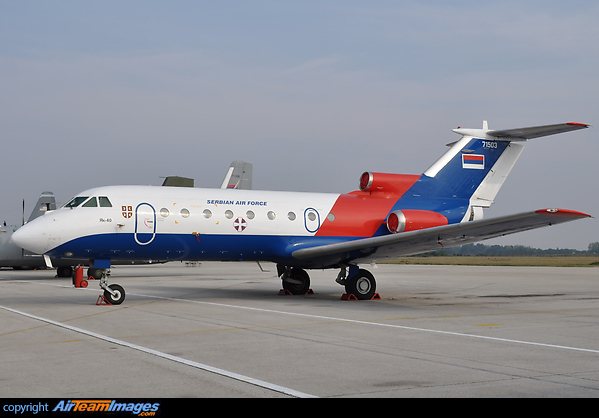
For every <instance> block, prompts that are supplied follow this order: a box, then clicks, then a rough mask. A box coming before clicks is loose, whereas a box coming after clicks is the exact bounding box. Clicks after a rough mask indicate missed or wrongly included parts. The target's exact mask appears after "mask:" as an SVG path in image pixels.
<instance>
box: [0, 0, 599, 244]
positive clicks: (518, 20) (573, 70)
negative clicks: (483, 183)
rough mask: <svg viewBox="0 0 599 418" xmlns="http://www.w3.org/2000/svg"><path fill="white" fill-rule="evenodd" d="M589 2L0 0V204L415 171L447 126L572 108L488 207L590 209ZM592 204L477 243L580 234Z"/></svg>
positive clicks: (589, 231)
mask: <svg viewBox="0 0 599 418" xmlns="http://www.w3.org/2000/svg"><path fill="white" fill-rule="evenodd" d="M597 22H599V3H598V2H597V1H596V0H593V1H576V0H571V1H568V2H563V1H547V0H544V1H522V0H518V1H501V2H481V1H452V2H447V1H422V0H418V1H376V0H375V1H354V0H335V1H326V0H325V1H323V0H319V1H311V0H302V1H295V2H291V1H282V0H279V1H261V0H253V1H178V0H170V1H151V0H143V1H141V0H139V1H127V0H121V1H111V0H102V1H93V0H87V1H74V0H62V1H59V0H57V1H50V0H44V1H34V0H28V1H18V0H14V1H7V0H0V128H1V131H0V132H1V138H2V149H1V151H0V152H1V153H2V154H1V156H2V158H1V162H2V163H1V167H2V168H1V170H2V171H1V173H2V179H3V181H2V183H1V185H0V194H1V196H2V198H1V199H0V221H2V220H6V221H7V222H8V223H9V224H17V223H20V222H21V216H22V215H21V206H22V200H23V199H25V200H26V217H28V216H29V213H30V211H31V209H32V207H33V205H34V203H35V201H37V198H38V197H39V194H40V193H41V192H42V191H45V190H48V191H52V192H54V194H55V195H56V197H57V200H58V201H59V202H61V203H63V202H65V201H66V200H67V199H69V198H70V197H71V196H73V195H75V194H77V193H78V192H80V191H82V190H85V189H87V188H91V187H96V186H101V185H110V184H152V185H160V184H161V183H162V179H161V177H164V176H168V175H180V176H186V177H192V178H194V179H195V184H196V186H197V187H219V186H220V184H221V182H222V179H223V177H224V174H225V172H226V169H227V168H228V166H229V164H230V162H231V161H233V160H236V159H243V160H246V161H249V162H251V163H253V164H254V181H253V184H254V188H255V189H265V190H296V191H322V192H339V193H342V192H349V191H351V190H355V189H356V188H357V187H358V179H359V177H360V174H361V173H362V172H364V171H383V172H394V173H402V174H421V173H422V172H423V171H424V170H426V169H427V168H428V167H429V166H430V165H431V164H432V163H433V162H434V161H435V160H436V159H437V158H438V157H439V156H440V155H441V154H443V153H444V152H445V151H446V149H447V148H446V146H445V144H447V143H449V142H453V141H455V140H457V139H458V138H459V137H458V136H457V135H456V134H454V133H453V132H451V129H453V128H456V127H457V126H462V127H471V128H479V127H481V126H482V121H483V120H488V121H489V126H490V128H492V129H508V128H518V127H524V126H536V125H543V124H552V123H561V122H582V123H588V124H591V125H594V126H593V127H592V128H590V129H586V130H583V131H576V132H572V133H567V134H561V135H556V136H550V137H546V138H540V139H537V140H533V141H530V142H529V143H527V144H526V148H525V150H524V152H523V154H522V156H521V157H520V160H519V161H518V163H517V164H516V166H515V168H514V170H513V171H512V173H511V175H510V177H509V178H508V180H507V181H506V183H505V184H504V187H503V188H502V190H501V191H500V193H499V195H498V196H497V199H496V203H495V204H494V205H493V206H492V207H491V208H490V209H488V210H487V211H486V213H485V217H494V216H501V215H508V214H512V213H519V212H524V211H529V210H536V209H541V208H547V207H561V208H567V209H574V210H580V211H583V212H587V213H590V214H592V215H595V216H599V186H598V178H599V168H598V166H597V159H598V158H599V141H598V139H599V137H598V136H599V123H598V121H597V119H598V117H599V25H598V24H597ZM594 241H599V221H598V220H597V219H591V220H581V221H577V222H573V223H570V224H566V225H561V226H556V227H554V228H544V229H542V230H537V231H532V232H526V233H521V234H517V235H512V236H510V237H506V238H502V239H500V240H493V241H489V242H488V243H500V244H522V245H530V246H534V247H540V248H556V247H559V248H577V249H586V248H587V246H588V244H589V243H590V242H594Z"/></svg>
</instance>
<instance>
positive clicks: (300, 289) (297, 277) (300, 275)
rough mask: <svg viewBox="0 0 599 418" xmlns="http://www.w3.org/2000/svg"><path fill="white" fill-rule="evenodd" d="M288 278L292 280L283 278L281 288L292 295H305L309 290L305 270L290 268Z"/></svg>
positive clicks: (307, 276) (308, 281)
mask: <svg viewBox="0 0 599 418" xmlns="http://www.w3.org/2000/svg"><path fill="white" fill-rule="evenodd" d="M289 279H291V280H292V281H293V282H288V281H286V280H283V289H285V290H288V291H289V293H291V294H292V295H305V294H306V293H308V290H310V276H309V275H308V273H306V270H304V269H299V268H294V269H291V275H290V277H289Z"/></svg>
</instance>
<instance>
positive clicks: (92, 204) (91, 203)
mask: <svg viewBox="0 0 599 418" xmlns="http://www.w3.org/2000/svg"><path fill="white" fill-rule="evenodd" d="M88 199H89V200H88ZM86 200H87V202H86ZM83 202H85V203H83ZM98 202H99V204H98ZM82 203H83V206H82V207H84V208H97V207H98V206H99V207H101V208H111V207H112V203H110V200H109V199H108V197H106V196H100V197H98V198H96V197H95V196H94V197H92V198H90V197H89V196H77V197H74V198H73V199H71V201H70V202H69V203H67V204H65V205H64V206H63V207H64V208H76V207H78V206H79V205H81V204H82Z"/></svg>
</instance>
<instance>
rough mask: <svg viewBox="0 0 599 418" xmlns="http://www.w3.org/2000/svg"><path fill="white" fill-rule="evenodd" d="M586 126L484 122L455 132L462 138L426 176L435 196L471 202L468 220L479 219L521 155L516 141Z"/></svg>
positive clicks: (520, 149)
mask: <svg viewBox="0 0 599 418" xmlns="http://www.w3.org/2000/svg"><path fill="white" fill-rule="evenodd" d="M587 127H588V125H585V124H579V123H563V124H557V125H545V126H536V127H530V128H520V129H509V130H501V131H493V130H490V129H489V128H488V125H487V122H486V121H484V122H483V128H482V129H462V128H458V129H454V130H453V131H454V132H456V133H458V134H460V135H462V138H461V139H460V140H458V141H457V142H455V143H452V144H449V145H450V146H451V148H450V149H449V151H447V152H446V153H445V154H444V155H443V156H442V157H441V158H439V160H437V161H436V162H435V163H434V164H433V165H432V166H431V167H430V168H429V169H428V170H426V171H425V172H424V175H425V176H426V177H429V178H431V179H432V178H434V179H435V181H434V182H433V183H434V184H435V185H434V187H433V193H434V194H436V195H437V197H442V198H460V199H469V200H470V207H471V210H470V213H469V214H467V217H466V218H465V219H466V220H468V219H470V220H473V219H478V218H480V217H482V208H484V207H489V206H491V204H492V203H493V200H494V199H495V196H496V195H497V193H498V192H499V189H500V188H501V186H502V185H503V183H504V181H505V179H506V178H507V176H508V174H509V173H510V171H511V170H512V167H513V166H514V164H515V163H516V161H517V160H518V157H519V156H520V154H521V153H522V150H523V145H521V144H519V143H517V142H516V141H526V140H528V139H532V138H538V137H541V136H547V135H553V134H557V133H562V132H568V131H573V130H577V129H583V128H587ZM468 216H469V218H468Z"/></svg>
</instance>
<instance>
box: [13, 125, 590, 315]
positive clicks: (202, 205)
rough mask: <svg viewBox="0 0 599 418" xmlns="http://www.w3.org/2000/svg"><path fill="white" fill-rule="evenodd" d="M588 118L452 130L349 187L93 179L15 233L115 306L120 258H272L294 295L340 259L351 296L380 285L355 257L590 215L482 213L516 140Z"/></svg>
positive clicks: (511, 159) (512, 157)
mask: <svg viewBox="0 0 599 418" xmlns="http://www.w3.org/2000/svg"><path fill="white" fill-rule="evenodd" d="M587 127H588V125H585V124H580V123H562V124H557V125H547V126H538V127H531V128H521V129H509V130H489V129H488V127H487V123H486V122H484V123H483V128H482V129H460V128H458V129H454V132H456V133H458V134H460V135H462V138H461V139H460V140H458V141H457V142H455V143H453V144H450V147H451V148H450V149H449V150H448V151H447V152H446V153H445V154H444V155H443V156H441V158H440V159H439V160H437V161H436V162H435V163H434V164H433V165H432V166H431V167H430V168H429V169H428V170H426V171H425V172H424V173H423V174H422V175H403V174H388V173H372V172H366V173H364V174H362V176H361V177H360V190H357V191H354V192H351V193H347V194H329V193H304V192H276V191H259V190H227V189H200V188H171V187H152V186H109V187H99V188H95V189H90V190H87V191H84V192H82V193H80V194H79V195H77V196H76V197H74V198H73V199H72V200H71V201H69V202H68V203H67V204H65V205H64V206H63V207H62V208H60V209H58V210H55V211H52V212H48V213H46V214H45V215H44V216H41V217H39V218H37V219H35V220H33V221H32V222H30V223H28V224H26V225H25V226H23V227H21V228H20V229H19V230H18V231H17V232H15V233H14V235H13V240H14V242H15V243H16V244H17V245H19V246H21V247H23V248H25V249H27V250H30V251H33V252H36V253H38V254H44V255H46V256H50V257H57V258H73V259H89V260H90V262H91V263H93V266H94V267H95V268H97V269H100V271H102V272H103V274H102V277H101V279H100V287H101V288H102V289H104V296H105V298H106V299H107V301H108V302H110V303H112V304H119V303H122V301H123V300H124V298H125V291H124V289H123V288H122V287H121V286H119V285H116V284H111V285H108V284H107V270H108V269H109V268H110V265H111V262H115V261H116V260H120V259H124V260H171V261H172V260H190V261H202V260H215V261H240V260H243V261H258V262H259V261H267V262H273V263H276V264H277V270H278V273H279V275H280V277H281V279H282V282H283V288H284V289H286V290H287V291H289V292H290V293H292V294H305V293H306V292H307V291H308V290H309V286H310V278H309V276H308V274H307V272H306V270H307V269H329V268H336V269H340V272H339V274H338V276H337V282H338V283H340V284H342V285H344V286H345V290H346V292H347V294H351V295H354V296H355V297H356V298H357V299H371V298H372V297H373V296H374V295H375V290H376V282H375V279H374V277H373V275H372V274H371V273H370V272H368V271H367V270H364V269H361V268H359V267H358V266H359V265H360V264H366V263H374V262H376V261H379V260H385V259H391V258H398V257H401V256H407V255H411V254H418V253H422V252H427V251H434V250H438V249H440V248H447V247H452V246H458V245H462V244H467V243H471V242H476V241H481V240H484V239H488V238H494V237H499V236H503V235H506V234H511V233H514V232H519V231H525V230H529V229H534V228H539V227H542V226H549V225H555V224H559V223H562V222H567V221H572V220H575V219H580V218H586V217H589V216H590V215H587V214H585V213H581V212H575V211H571V210H563V209H542V210H536V211H533V212H528V213H522V214H518V215H512V216H503V217H498V218H494V219H488V220H483V219H482V218H483V208H487V207H489V206H490V205H491V203H493V199H494V198H495V196H496V194H497V192H498V191H499V188H500V187H501V185H502V184H503V182H504V181H505V179H506V177H507V175H508V173H509V172H510V170H511V169H512V167H513V165H514V163H515V162H516V160H517V158H518V157H519V155H520V153H521V152H522V149H523V146H522V145H521V142H523V141H526V140H528V139H531V138H537V137H541V136H546V135H553V134H558V133H563V132H568V131H573V130H577V129H584V128H587Z"/></svg>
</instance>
